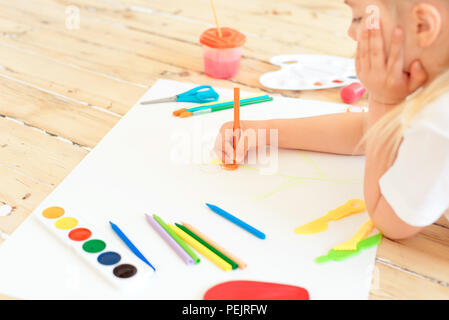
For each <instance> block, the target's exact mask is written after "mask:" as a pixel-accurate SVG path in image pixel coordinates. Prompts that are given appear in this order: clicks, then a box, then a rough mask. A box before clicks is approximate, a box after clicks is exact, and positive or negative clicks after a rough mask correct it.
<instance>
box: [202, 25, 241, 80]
mask: <svg viewBox="0 0 449 320" xmlns="http://www.w3.org/2000/svg"><path fill="white" fill-rule="evenodd" d="M220 31H221V37H220V36H219V34H218V30H217V28H211V29H208V30H206V31H204V32H203V34H202V35H201V37H200V43H201V44H202V45H203V56H204V71H205V72H206V74H207V75H209V76H211V77H213V78H217V79H229V78H232V77H233V76H235V75H236V74H237V72H238V71H239V68H240V59H241V57H242V48H243V45H244V44H245V41H246V37H245V35H244V34H243V33H240V32H239V31H237V30H234V29H231V28H220Z"/></svg>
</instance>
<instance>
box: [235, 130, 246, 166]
mask: <svg viewBox="0 0 449 320" xmlns="http://www.w3.org/2000/svg"><path fill="white" fill-rule="evenodd" d="M248 147H249V146H248V139H246V137H245V136H242V138H241V139H240V140H239V141H238V143H237V148H236V157H235V161H236V162H237V163H243V161H244V160H245V157H246V154H247V153H248Z"/></svg>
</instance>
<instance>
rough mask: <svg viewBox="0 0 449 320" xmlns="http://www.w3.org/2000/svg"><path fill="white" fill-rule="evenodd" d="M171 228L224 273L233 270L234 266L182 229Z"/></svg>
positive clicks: (171, 226) (173, 226)
mask: <svg viewBox="0 0 449 320" xmlns="http://www.w3.org/2000/svg"><path fill="white" fill-rule="evenodd" d="M170 228H172V229H173V231H174V232H176V234H177V235H178V236H180V237H181V239H182V240H184V241H185V242H187V243H188V244H189V245H191V246H192V247H193V248H194V249H195V250H197V251H198V252H199V253H201V254H202V255H203V256H205V257H206V258H207V259H209V260H210V261H211V262H213V263H215V264H216V265H217V266H218V267H220V268H221V269H223V270H224V271H230V270H232V266H231V265H230V264H229V263H227V262H226V261H224V260H223V259H222V258H220V257H219V256H217V255H216V254H215V253H213V252H212V251H210V250H209V249H208V248H206V247H205V246H203V245H202V244H201V243H199V242H198V241H196V240H195V239H193V238H192V237H191V236H190V235H188V234H187V233H185V232H184V231H182V230H181V229H180V228H178V227H177V226H175V225H170Z"/></svg>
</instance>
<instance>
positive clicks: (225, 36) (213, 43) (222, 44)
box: [200, 28, 246, 49]
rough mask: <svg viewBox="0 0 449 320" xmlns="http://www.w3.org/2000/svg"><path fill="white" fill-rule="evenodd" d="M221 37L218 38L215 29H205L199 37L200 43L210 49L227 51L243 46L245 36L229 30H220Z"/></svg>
mask: <svg viewBox="0 0 449 320" xmlns="http://www.w3.org/2000/svg"><path fill="white" fill-rule="evenodd" d="M220 30H221V37H219V36H218V30H217V28H211V29H207V30H206V31H204V32H203V34H202V35H201V37H200V43H201V44H204V45H206V46H208V47H211V48H216V49H229V48H237V47H241V46H243V44H244V43H245V41H246V36H245V35H244V34H243V33H241V32H239V31H237V30H234V29H231V28H220Z"/></svg>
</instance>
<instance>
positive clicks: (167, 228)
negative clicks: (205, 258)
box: [153, 214, 200, 264]
mask: <svg viewBox="0 0 449 320" xmlns="http://www.w3.org/2000/svg"><path fill="white" fill-rule="evenodd" d="M153 217H154V220H156V221H157V223H159V224H160V225H161V227H162V228H164V230H165V231H167V232H168V234H169V235H171V237H172V238H173V239H174V240H175V241H176V242H177V243H178V244H179V245H180V246H181V247H182V248H183V249H184V250H185V251H186V252H187V253H188V254H189V256H191V257H192V259H193V261H195V264H197V263H199V262H200V258H198V256H197V255H196V254H195V252H193V250H192V249H190V247H189V246H188V245H187V244H186V243H185V242H184V240H182V239H181V238H180V237H179V236H178V234H177V233H176V232H174V231H173V230H172V229H171V228H170V227H169V226H168V225H167V224H166V223H165V222H164V220H162V219H161V218H160V217H158V216H157V215H155V214H153Z"/></svg>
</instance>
